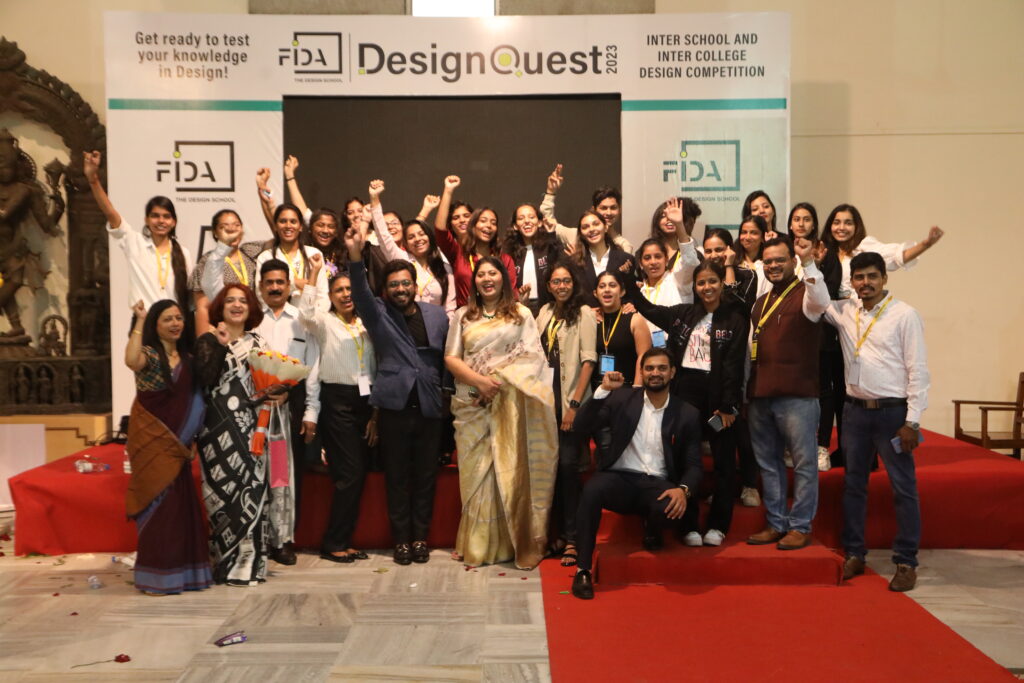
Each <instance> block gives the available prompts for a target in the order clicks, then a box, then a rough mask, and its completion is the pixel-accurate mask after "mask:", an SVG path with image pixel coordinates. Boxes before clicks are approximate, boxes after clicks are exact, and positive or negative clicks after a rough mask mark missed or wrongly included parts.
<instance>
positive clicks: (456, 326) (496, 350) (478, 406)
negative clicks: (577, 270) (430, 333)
mask: <svg viewBox="0 0 1024 683" xmlns="http://www.w3.org/2000/svg"><path fill="white" fill-rule="evenodd" d="M445 364H446V365H447V367H448V370H449V371H450V372H451V373H452V375H453V376H454V377H455V381H456V391H455V396H454V397H453V398H452V413H453V414H454V415H455V440H456V443H457V444H458V451H459V486H460V489H461V491H462V516H461V518H460V520H459V532H458V536H457V537H456V540H455V557H456V558H458V559H461V560H463V561H464V562H465V563H466V564H467V565H480V564H493V563H497V562H505V561H508V560H514V562H515V564H516V566H517V567H520V568H522V569H530V568H533V567H536V566H537V564H539V563H540V561H541V559H543V557H544V554H545V547H546V544H547V533H548V514H549V504H550V501H551V496H552V493H553V490H554V483H555V471H556V468H557V465H558V439H557V435H556V433H555V432H556V429H555V410H554V402H555V398H554V394H553V393H552V391H551V382H550V381H545V374H546V373H545V368H546V367H547V359H546V358H545V355H544V349H543V348H542V347H541V343H540V335H539V334H538V332H537V325H536V323H535V322H534V320H533V316H532V315H530V311H529V309H527V308H526V307H525V306H523V305H521V304H517V303H516V301H515V298H514V296H513V292H512V282H511V278H510V277H509V274H508V271H507V270H505V268H504V266H503V265H502V262H501V261H499V260H498V259H496V258H494V257H490V256H488V257H483V258H481V259H480V260H479V261H477V263H476V268H475V269H474V272H473V295H472V297H470V300H469V303H467V304H466V305H465V306H463V307H462V308H460V309H459V310H458V311H456V312H455V319H454V320H453V321H452V324H451V327H450V328H449V330H448V342H447V345H446V347H445Z"/></svg>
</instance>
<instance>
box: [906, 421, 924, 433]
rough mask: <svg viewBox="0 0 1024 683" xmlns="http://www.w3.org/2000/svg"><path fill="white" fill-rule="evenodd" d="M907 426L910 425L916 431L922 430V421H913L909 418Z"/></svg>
mask: <svg viewBox="0 0 1024 683" xmlns="http://www.w3.org/2000/svg"><path fill="white" fill-rule="evenodd" d="M907 426H908V427H910V428H911V429H913V430H914V431H915V432H916V431H920V429H921V423H920V422H911V421H910V420H907Z"/></svg>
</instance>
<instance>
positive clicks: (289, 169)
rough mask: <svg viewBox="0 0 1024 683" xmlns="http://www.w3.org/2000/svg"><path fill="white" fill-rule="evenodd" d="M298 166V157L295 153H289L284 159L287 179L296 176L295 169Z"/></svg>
mask: <svg viewBox="0 0 1024 683" xmlns="http://www.w3.org/2000/svg"><path fill="white" fill-rule="evenodd" d="M298 167H299V160H298V159H296V158H295V156H294V155H292V154H289V155H288V158H287V159H285V160H284V177H285V179H287V178H294V177H295V169H297V168H298Z"/></svg>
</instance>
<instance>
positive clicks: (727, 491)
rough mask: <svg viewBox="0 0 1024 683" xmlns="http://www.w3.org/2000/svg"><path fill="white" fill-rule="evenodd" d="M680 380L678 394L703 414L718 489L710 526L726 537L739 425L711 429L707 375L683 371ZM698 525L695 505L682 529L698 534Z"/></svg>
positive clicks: (704, 438)
mask: <svg viewBox="0 0 1024 683" xmlns="http://www.w3.org/2000/svg"><path fill="white" fill-rule="evenodd" d="M677 378H678V379H679V382H678V384H677V385H676V387H677V389H676V391H677V392H678V394H679V397H680V398H682V399H683V400H684V401H686V402H687V403H689V404H690V405H692V406H693V407H694V408H696V409H697V410H699V411H700V420H701V430H702V434H701V438H702V439H703V440H704V441H707V442H708V445H709V446H711V455H712V456H713V458H714V462H715V487H714V494H713V495H712V498H711V514H710V515H708V524H707V527H708V529H718V530H719V531H721V532H722V533H723V534H724V533H728V531H729V526H730V525H731V524H732V507H733V503H734V502H735V500H734V499H735V497H736V423H735V422H734V423H733V424H732V426H730V427H728V428H726V429H723V430H722V431H720V432H716V431H715V430H713V429H711V427H709V426H708V423H707V422H708V420H709V419H710V418H711V415H712V406H711V405H709V403H708V392H709V386H708V384H709V383H708V373H706V372H700V371H697V370H691V369H688V368H683V369H682V370H681V371H680V372H679V373H678V375H677ZM755 462H756V461H755ZM692 493H697V492H696V491H693V492H692ZM699 524H700V506H699V505H697V504H696V502H694V504H693V505H689V506H687V508H686V512H685V513H684V515H683V525H682V530H683V531H684V532H690V531H697V530H698V529H697V527H698V526H699Z"/></svg>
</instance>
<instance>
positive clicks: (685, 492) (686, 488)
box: [679, 484, 690, 500]
mask: <svg viewBox="0 0 1024 683" xmlns="http://www.w3.org/2000/svg"><path fill="white" fill-rule="evenodd" d="M679 488H681V489H682V490H683V495H684V496H686V499H687V500H689V499H690V487H689V486H687V485H686V484H680V485H679Z"/></svg>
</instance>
